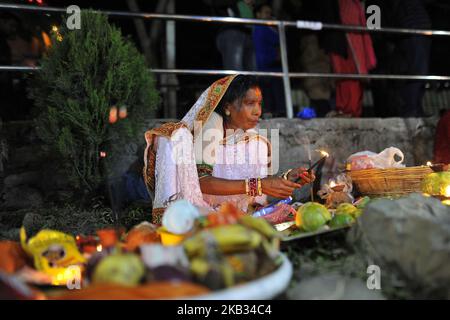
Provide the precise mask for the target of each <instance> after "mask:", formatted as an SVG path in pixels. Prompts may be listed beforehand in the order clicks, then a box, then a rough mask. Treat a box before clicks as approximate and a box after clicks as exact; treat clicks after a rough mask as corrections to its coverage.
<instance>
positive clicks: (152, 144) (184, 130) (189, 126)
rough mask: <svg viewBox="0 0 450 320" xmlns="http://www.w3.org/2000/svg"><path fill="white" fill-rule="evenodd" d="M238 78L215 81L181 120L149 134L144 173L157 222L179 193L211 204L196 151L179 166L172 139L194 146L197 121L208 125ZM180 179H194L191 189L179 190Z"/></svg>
mask: <svg viewBox="0 0 450 320" xmlns="http://www.w3.org/2000/svg"><path fill="white" fill-rule="evenodd" d="M235 77H236V75H231V76H227V77H224V78H221V79H219V80H217V81H215V82H214V83H213V84H212V85H211V86H209V87H208V88H207V89H206V90H205V91H204V92H203V93H202V94H201V96H200V97H199V98H198V100H197V101H196V102H195V104H194V105H193V107H192V108H191V109H190V110H189V112H188V113H187V114H186V115H185V116H184V117H183V119H182V120H181V121H180V122H177V123H175V122H170V123H165V124H163V125H162V126H160V127H158V128H154V129H151V130H149V131H147V132H146V133H145V140H146V143H147V147H146V148H145V152H144V172H143V175H144V182H145V184H146V186H147V190H148V191H149V193H150V196H151V198H152V200H153V211H152V215H153V222H154V223H159V222H160V218H161V216H162V213H163V212H164V209H165V206H166V204H167V202H168V201H170V200H171V199H173V198H176V196H177V194H179V193H182V194H183V197H184V198H185V199H186V198H187V200H189V201H190V202H192V203H193V204H196V205H199V206H208V205H207V204H206V203H205V202H204V200H203V198H202V193H201V191H200V186H199V183H198V174H197V169H196V166H195V159H194V158H193V157H194V153H193V152H191V155H188V158H189V159H186V160H187V161H186V162H187V163H186V164H183V165H182V166H179V165H176V164H175V163H173V159H171V157H170V154H171V152H173V148H174V146H173V145H172V142H171V140H172V139H171V138H173V137H174V136H175V135H177V138H179V139H181V140H184V141H185V143H186V145H187V146H188V145H189V144H190V145H191V146H192V145H193V130H194V124H195V123H196V121H199V122H200V123H201V124H202V125H204V124H205V123H206V122H207V121H208V119H209V118H210V116H211V114H212V113H213V112H214V110H215V109H216V108H217V106H218V105H219V102H220V100H221V99H222V97H223V96H224V94H225V92H226V91H227V89H228V87H229V85H230V84H231V82H232V81H233V79H234V78H235ZM158 175H160V176H165V183H156V180H157V176H158ZM179 179H188V181H190V182H191V185H190V186H189V190H179V189H180V186H179V185H180V183H177V181H178V180H179ZM195 181H197V183H195ZM181 185H183V184H181ZM177 186H178V187H177ZM181 189H183V187H182V186H181Z"/></svg>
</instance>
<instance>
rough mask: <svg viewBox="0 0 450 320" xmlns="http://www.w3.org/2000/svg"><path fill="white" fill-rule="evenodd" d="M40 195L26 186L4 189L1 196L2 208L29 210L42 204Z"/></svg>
mask: <svg viewBox="0 0 450 320" xmlns="http://www.w3.org/2000/svg"><path fill="white" fill-rule="evenodd" d="M43 202H44V201H43V199H42V195H41V193H40V192H39V191H38V190H36V189H34V188H31V187H28V186H19V187H17V188H12V189H6V190H5V192H4V195H3V203H2V208H4V209H7V210H19V209H30V208H36V207H40V206H42V204H43Z"/></svg>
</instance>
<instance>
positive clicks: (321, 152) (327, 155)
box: [319, 150, 330, 158]
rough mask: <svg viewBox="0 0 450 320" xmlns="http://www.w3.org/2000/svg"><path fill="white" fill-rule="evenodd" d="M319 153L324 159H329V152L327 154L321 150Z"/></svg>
mask: <svg viewBox="0 0 450 320" xmlns="http://www.w3.org/2000/svg"><path fill="white" fill-rule="evenodd" d="M319 152H320V154H321V155H322V156H323V157H327V158H328V157H329V156H330V155H329V154H328V152H326V151H323V150H319Z"/></svg>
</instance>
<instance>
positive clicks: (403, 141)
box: [260, 118, 438, 175]
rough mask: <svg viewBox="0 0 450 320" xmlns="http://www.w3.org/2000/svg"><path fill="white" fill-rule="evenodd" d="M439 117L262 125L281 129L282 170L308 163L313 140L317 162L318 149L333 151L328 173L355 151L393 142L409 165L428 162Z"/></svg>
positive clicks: (376, 149) (270, 122)
mask: <svg viewBox="0 0 450 320" xmlns="http://www.w3.org/2000/svg"><path fill="white" fill-rule="evenodd" d="M437 121H438V118H407V119H403V118H388V119H380V118H364V119H349V118H320V119H313V120H300V119H271V120H263V121H261V125H260V127H261V128H265V129H268V132H270V131H271V130H272V129H278V130H279V142H280V144H279V145H280V148H279V150H280V152H279V158H280V170H285V169H287V168H290V167H294V166H299V165H303V166H307V165H308V153H307V148H308V141H309V142H310V149H311V151H312V158H313V162H314V161H315V160H317V159H319V158H320V154H319V153H318V152H314V150H317V149H320V150H325V151H327V152H328V153H329V154H330V158H329V159H328V160H327V162H326V164H325V166H324V173H325V175H326V173H328V175H331V174H333V173H337V172H338V171H339V170H340V169H343V167H344V163H345V160H346V159H347V158H348V156H350V155H351V154H353V153H356V152H359V151H364V150H369V151H373V152H381V151H382V150H384V149H385V148H388V147H391V146H393V147H397V148H399V149H400V150H402V151H403V153H404V156H405V163H406V165H407V166H414V165H422V164H425V163H426V162H427V161H430V160H432V159H433V146H434V133H435V130H436V124H437ZM274 152H276V150H274Z"/></svg>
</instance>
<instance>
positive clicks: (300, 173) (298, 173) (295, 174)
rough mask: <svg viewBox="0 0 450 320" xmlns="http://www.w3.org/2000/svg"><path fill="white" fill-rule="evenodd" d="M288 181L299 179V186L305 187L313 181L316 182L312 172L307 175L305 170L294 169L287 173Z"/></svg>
mask: <svg viewBox="0 0 450 320" xmlns="http://www.w3.org/2000/svg"><path fill="white" fill-rule="evenodd" d="M288 179H289V180H290V181H297V180H298V179H299V180H300V184H301V185H305V184H308V183H312V182H314V180H316V176H315V175H314V171H312V172H311V173H309V172H308V169H306V168H295V169H293V170H292V171H291V172H289V174H288Z"/></svg>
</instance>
